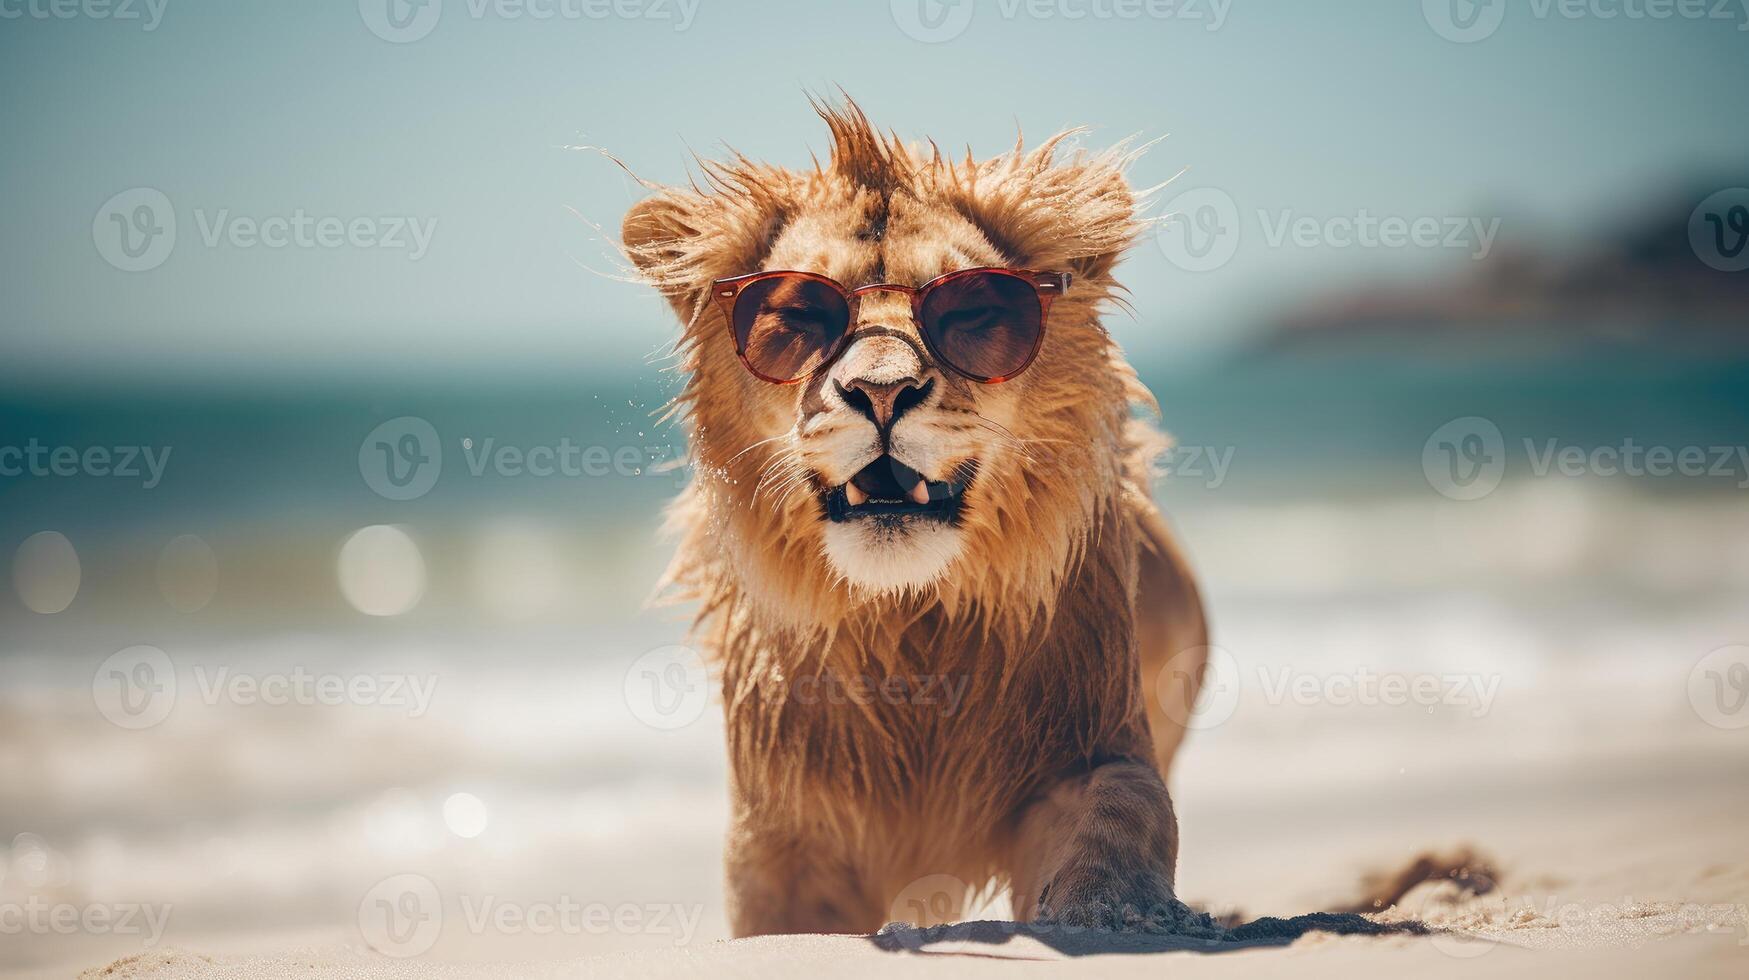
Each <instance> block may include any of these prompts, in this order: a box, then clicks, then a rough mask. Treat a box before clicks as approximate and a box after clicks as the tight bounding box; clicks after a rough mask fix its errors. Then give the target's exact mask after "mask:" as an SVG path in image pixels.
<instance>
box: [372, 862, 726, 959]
mask: <svg viewBox="0 0 1749 980" xmlns="http://www.w3.org/2000/svg"><path fill="white" fill-rule="evenodd" d="M445 904H446V903H445V901H444V897H443V894H442V892H441V891H439V889H438V887H437V884H436V882H433V881H432V880H431V879H430V878H427V877H426V876H424V875H422V874H412V873H408V874H398V875H392V876H390V877H388V878H384V879H383V880H381V881H379V882H377V883H376V884H375V885H372V886H371V888H370V890H369V891H367V892H366V893H365V895H364V898H363V899H361V900H360V901H359V903H358V931H359V934H360V935H361V936H363V937H364V941H365V942H366V943H367V944H368V945H369V946H370V947H371V948H372V949H374V950H376V951H377V952H379V953H382V954H383V955H385V956H392V957H395V958H397V959H405V958H407V957H412V956H419V955H421V954H423V953H426V952H429V951H430V949H431V948H432V947H433V946H435V945H437V940H438V938H439V937H440V936H441V935H442V933H443V923H444V921H445V919H446V918H447V916H446V909H445ZM456 904H457V905H458V906H459V907H460V909H461V913H462V917H461V919H460V920H459V921H460V922H461V924H462V926H463V928H465V929H466V930H467V932H468V933H470V934H472V935H476V936H480V935H487V934H494V933H495V934H499V935H506V936H554V935H558V936H602V935H608V934H618V935H624V936H666V937H669V938H671V939H672V940H673V942H674V945H676V946H684V945H686V944H688V943H690V942H692V937H693V936H694V935H695V934H696V933H697V932H698V925H699V922H700V921H701V920H702V919H703V918H704V906H703V904H699V903H694V904H690V905H688V904H684V903H679V902H583V901H579V900H577V899H575V898H573V897H572V896H570V895H559V896H557V897H555V898H553V899H552V900H551V901H537V902H525V901H509V900H506V899H502V898H499V897H498V896H496V895H473V894H462V895H459V896H457V897H456ZM450 921H456V920H454V919H451V920H450Z"/></svg>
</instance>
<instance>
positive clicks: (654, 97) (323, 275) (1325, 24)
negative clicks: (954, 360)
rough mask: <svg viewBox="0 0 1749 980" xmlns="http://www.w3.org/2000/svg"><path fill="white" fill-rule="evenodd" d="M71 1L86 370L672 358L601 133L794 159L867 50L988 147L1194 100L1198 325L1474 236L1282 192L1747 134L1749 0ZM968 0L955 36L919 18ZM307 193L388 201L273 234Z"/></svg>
mask: <svg viewBox="0 0 1749 980" xmlns="http://www.w3.org/2000/svg"><path fill="white" fill-rule="evenodd" d="M46 2H47V0H0V15H5V16H3V17H0V80H3V81H4V85H5V89H4V90H5V91H6V93H7V97H6V98H5V99H4V100H0V120H3V125H0V131H3V132H4V133H5V134H6V135H5V138H4V139H3V140H0V186H3V191H0V193H3V194H4V196H5V203H6V209H5V214H6V221H5V222H4V225H3V226H0V293H3V294H4V296H5V302H4V305H3V306H0V371H4V372H8V373H17V372H30V373H32V374H38V375H41V376H45V377H55V378H63V377H64V378H69V379H81V378H93V379H95V378H105V377H114V376H116V375H118V374H119V375H124V376H140V377H151V376H158V375H164V376H196V377H199V376H212V377H237V376H249V375H254V374H293V375H334V374H345V373H371V372H378V371H383V370H410V371H415V372H418V371H445V372H458V371H460V372H481V373H486V374H494V373H512V374H513V373H514V372H517V371H524V370H531V369H536V368H538V369H542V370H546V371H552V370H568V369H569V367H570V366H571V365H575V366H576V368H577V370H580V371H582V370H599V369H601V368H602V367H603V366H604V365H610V364H612V363H613V361H614V360H615V359H623V358H628V357H633V358H635V357H639V356H642V355H645V354H647V353H649V352H651V351H653V350H655V349H656V348H658V347H659V345H660V344H661V343H662V341H663V340H664V338H666V337H669V336H671V332H672V325H671V324H670V323H669V322H668V320H667V313H666V310H665V308H664V307H663V306H662V305H661V304H660V303H659V302H658V301H656V300H655V299H653V298H652V297H651V296H649V295H648V294H647V293H646V292H645V291H644V290H643V289H642V288H640V287H637V286H635V285H630V284H626V283H621V282H617V281H614V280H613V279H611V278H609V277H607V276H605V275H603V274H602V273H604V272H606V271H608V270H610V269H611V266H612V260H611V256H610V253H609V252H608V250H607V248H606V247H605V246H604V244H603V242H602V240H601V236H600V235H599V234H598V233H597V231H596V228H595V225H599V226H601V227H603V228H606V229H609V230H612V229H614V228H617V226H618V222H619V219H620V216H621V215H622V214H623V212H624V210H625V208H626V206H627V205H628V204H629V203H630V202H631V201H632V200H634V199H635V197H636V196H637V195H638V193H639V191H638V188H637V187H636V186H635V185H634V184H632V183H631V182H630V181H629V180H627V179H626V178H625V177H624V176H623V175H621V174H620V173H619V171H618V170H617V169H616V168H615V167H614V166H613V165H612V164H610V163H609V162H607V161H606V160H604V159H603V158H602V157H600V156H599V155H596V154H593V153H590V152H587V151H581V150H577V149H574V148H573V147H576V146H578V145H584V144H587V145H596V146H602V147H606V148H609V149H611V150H612V151H613V152H614V153H615V154H617V155H618V156H620V157H621V158H623V159H624V160H626V161H627V162H628V163H629V164H630V165H632V166H633V167H635V168H636V169H637V170H638V171H639V172H640V173H642V174H643V175H645V176H647V177H650V178H652V179H656V180H661V181H672V180H681V179H684V177H685V168H686V161H687V154H688V153H689V151H690V150H698V151H701V152H707V153H708V152H710V151H712V150H713V149H715V148H717V147H719V146H721V145H722V144H724V143H725V142H726V143H729V144H732V145H734V146H735V147H737V148H739V149H741V150H744V151H746V152H748V153H749V154H752V155H754V156H759V157H764V158H768V159H772V160H775V161H779V162H786V163H793V164H798V165H799V164H803V163H805V162H806V161H807V154H808V152H809V150H810V149H813V150H818V149H821V148H822V146H823V139H822V130H821V127H820V125H819V123H818V121H817V120H816V119H815V118H814V116H813V115H812V113H811V112H810V111H809V109H808V106H807V103H806V99H805V95H806V93H807V92H810V91H813V92H831V91H833V90H834V89H835V88H836V87H837V86H840V85H841V86H843V88H844V89H845V90H847V91H849V92H850V93H851V94H852V95H854V96H855V97H856V98H857V99H858V100H859V101H861V102H862V103H863V104H864V106H865V108H866V109H867V110H868V112H869V114H870V115H871V116H872V117H873V118H874V119H875V120H876V121H877V122H878V123H880V124H882V125H886V126H891V127H893V128H895V129H897V130H898V131H899V132H900V133H901V134H902V135H906V136H916V137H922V136H932V137H934V138H935V139H937V140H938V141H939V142H941V143H942V144H943V145H944V146H963V145H967V144H969V145H970V146H971V147H972V148H973V149H974V150H975V151H976V152H978V153H979V154H987V153H992V152H997V151H1000V150H1002V149H1004V148H1006V147H1007V146H1008V145H1010V144H1011V143H1012V142H1013V139H1014V132H1015V127H1016V125H1019V126H1020V127H1021V128H1022V129H1024V131H1025V132H1026V133H1027V135H1028V137H1029V138H1035V137H1038V136H1043V135H1045V134H1047V133H1049V132H1051V131H1053V130H1055V129H1058V128H1061V127H1064V126H1068V125H1086V126H1090V127H1092V128H1093V130H1094V132H1093V135H1092V136H1091V137H1090V139H1089V142H1090V143H1094V144H1098V143H1103V142H1107V141H1112V140H1116V139H1120V138H1122V137H1124V136H1128V135H1131V134H1140V135H1142V136H1144V137H1147V138H1152V137H1156V136H1162V135H1164V136H1166V137H1167V138H1166V139H1165V140H1164V141H1162V142H1161V143H1159V144H1158V145H1157V146H1155V147H1154V148H1153V150H1152V151H1151V152H1150V153H1149V154H1148V155H1147V157H1146V158H1145V159H1144V160H1143V161H1142V162H1141V163H1140V164H1139V165H1138V166H1137V169H1136V179H1137V181H1138V182H1140V183H1157V182H1159V181H1163V180H1166V179H1167V178H1169V177H1172V176H1173V175H1174V174H1177V173H1179V172H1180V171H1187V172H1186V173H1185V174H1184V175H1183V176H1182V177H1180V178H1179V180H1178V182H1177V183H1175V184H1174V185H1173V187H1172V188H1171V189H1170V190H1169V191H1168V192H1167V193H1168V196H1170V195H1171V194H1174V193H1177V192H1179V191H1181V190H1189V189H1195V188H1205V187H1206V188H1216V189H1219V190H1220V191H1221V192H1222V193H1224V194H1226V195H1227V196H1228V198H1229V199H1231V200H1232V201H1233V202H1234V204H1235V207H1236V208H1237V211H1238V213H1239V215H1240V216H1241V218H1240V224H1241V226H1242V228H1243V232H1244V237H1243V238H1242V241H1241V244H1240V245H1239V247H1238V250H1237V252H1236V253H1235V255H1234V257H1233V259H1232V260H1231V261H1229V262H1227V263H1226V264H1224V265H1222V266H1221V267H1220V268H1218V269H1215V270H1213V271H1207V272H1200V273H1197V272H1189V271H1186V270H1185V269H1183V268H1180V267H1179V266H1178V265H1175V264H1174V263H1173V262H1172V261H1171V260H1169V259H1168V257H1167V254H1166V253H1165V252H1164V251H1162V250H1161V249H1160V248H1158V247H1156V246H1154V245H1152V244H1149V245H1146V246H1144V247H1143V248H1142V249H1140V250H1139V251H1138V253H1137V254H1136V255H1135V257H1134V258H1133V259H1132V260H1131V261H1130V262H1129V263H1128V264H1127V265H1126V266H1125V269H1124V278H1125V279H1126V280H1127V282H1128V283H1129V284H1130V286H1131V288H1132V290H1133V291H1134V293H1135V304H1136V307H1137V308H1138V310H1139V316H1138V318H1137V319H1136V320H1134V321H1127V320H1126V321H1120V322H1116V323H1114V325H1113V327H1114V330H1115V331H1116V333H1117V334H1118V336H1119V337H1120V339H1122V340H1123V341H1124V342H1125V343H1126V345H1128V346H1130V347H1131V348H1134V349H1138V350H1140V351H1143V352H1147V353H1167V354H1180V353H1182V354H1183V355H1184V356H1186V357H1190V356H1194V355H1196V354H1198V353H1203V352H1207V351H1210V350H1218V349H1221V348H1223V347H1225V346H1228V345H1231V344H1233V343H1237V342H1240V341H1242V340H1243V338H1244V336H1245V330H1246V329H1247V327H1248V326H1250V325H1252V324H1254V323H1256V322H1257V320H1258V319H1259V318H1260V317H1262V316H1263V315H1265V314H1267V313H1268V312H1269V311H1271V310H1273V309H1279V308H1281V307H1283V306H1285V305H1290V304H1291V303H1293V302H1294V301H1295V299H1296V298H1297V297H1300V296H1303V295H1307V294H1308V293H1315V292H1317V291H1320V290H1325V289H1331V288H1337V287H1339V286H1340V285H1342V284H1343V283H1347V282H1355V281H1364V280H1367V279H1370V278H1373V277H1376V276H1381V275H1391V276H1420V275H1437V274H1440V273H1441V272H1443V271H1446V270H1447V269H1450V268H1454V267H1461V265H1462V264H1463V262H1465V261H1467V260H1466V259H1465V258H1464V257H1463V254H1462V253H1461V252H1454V251H1452V250H1449V249H1438V248H1419V249H1418V248H1401V249H1362V248H1346V249H1338V248H1333V247H1304V248H1302V247H1293V246H1284V247H1270V246H1269V245H1268V243H1267V242H1266V241H1265V238H1266V236H1265V235H1264V234H1263V232H1262V229H1263V228H1264V226H1265V225H1267V224H1268V223H1269V222H1272V221H1277V220H1281V219H1282V218H1284V217H1300V216H1310V217H1314V218H1316V219H1318V220H1320V221H1321V220H1324V219H1328V218H1330V217H1342V216H1352V215H1357V214H1359V213H1360V212H1362V211H1365V212H1367V213H1369V214H1373V215H1386V216H1399V217H1403V218H1406V219H1413V218H1418V217H1433V218H1440V219H1446V218H1469V217H1478V218H1484V219H1492V218H1494V217H1499V218H1501V226H1500V230H1499V238H1500V240H1501V241H1513V240H1525V239H1526V238H1530V237H1537V236H1548V235H1554V234H1560V235H1566V236H1583V234H1584V233H1585V232H1586V231H1587V230H1588V229H1590V228H1591V227H1592V226H1593V225H1594V223H1595V222H1596V221H1598V220H1599V219H1602V218H1605V217H1607V216H1609V215H1610V214H1612V213H1614V212H1616V211H1619V210H1624V209H1632V208H1634V207H1636V206H1638V205H1640V204H1641V203H1642V198H1643V197H1646V198H1649V197H1652V196H1655V195H1657V194H1659V193H1661V192H1663V191H1665V190H1667V189H1669V188H1670V187H1671V186H1672V182H1673V181H1676V180H1678V179H1682V178H1687V177H1689V176H1691V175H1701V176H1706V175H1711V174H1725V173H1730V172H1732V170H1733V168H1735V172H1736V173H1739V174H1741V173H1742V172H1743V170H1744V167H1743V164H1744V163H1745V162H1746V161H1749V126H1745V124H1744V121H1745V120H1746V119H1749V31H1744V30H1742V28H1743V27H1744V26H1745V24H1746V23H1749V14H1745V13H1744V11H1743V10H1742V9H1740V8H1741V5H1740V4H1736V3H1735V2H1733V4H1732V5H1729V6H1727V7H1726V8H1724V9H1725V12H1726V13H1728V14H1730V15H1732V17H1733V18H1734V19H1730V20H1716V19H1710V18H1704V19H1685V18H1682V17H1672V18H1670V19H1664V20H1651V19H1646V18H1643V17H1640V18H1636V17H1629V16H1626V15H1625V13H1623V9H1624V8H1623V7H1622V0H1590V2H1589V5H1588V6H1587V7H1586V12H1585V13H1584V14H1583V15H1582V16H1579V17H1568V16H1563V15H1562V14H1560V13H1559V11H1558V10H1557V9H1556V8H1550V7H1548V6H1547V5H1545V4H1542V3H1537V2H1532V0H1527V2H1526V3H1523V4H1518V3H1512V4H1508V5H1507V6H1506V7H1505V8H1504V9H1505V17H1504V20H1503V21H1501V22H1500V23H1499V24H1498V27H1497V29H1495V30H1494V31H1493V33H1492V35H1491V36H1488V37H1487V38H1485V39H1484V40H1480V41H1476V42H1474V43H1458V42H1455V41H1453V40H1450V39H1448V38H1447V37H1443V36H1441V34H1440V32H1439V31H1438V30H1436V29H1435V27H1434V26H1433V22H1434V21H1436V20H1438V15H1437V12H1436V11H1435V12H1434V13H1431V14H1430V13H1429V11H1433V10H1434V8H1436V7H1437V6H1438V2H1445V0H1437V2H1436V0H1429V5H1424V4H1422V3H1419V2H1411V0H1351V2H1344V3H1341V4H1336V3H1318V4H1314V3H1303V2H1293V0H1275V2H1265V0H1253V2H1246V0H1223V2H1222V3H1220V4H1218V5H1217V4H1216V3H1215V2H1214V0H1178V2H1177V3H1171V2H1168V0H1152V6H1150V4H1149V2H1147V0H1028V2H1022V0H988V2H985V0H976V2H973V0H959V3H960V4H967V3H970V4H972V5H971V6H970V7H958V8H956V7H954V6H948V7H940V6H933V5H936V4H938V3H939V0H921V2H922V3H924V4H928V5H931V6H928V7H926V8H923V12H924V13H925V14H931V15H935V16H938V17H940V18H944V19H942V20H939V21H922V20H918V19H917V12H918V10H919V7H918V2H919V0H891V2H889V0H868V2H859V3H823V2H811V3H810V2H801V0H761V2H754V0H746V2H725V0H685V2H684V3H682V0H616V2H617V3H618V4H619V7H618V8H617V9H619V10H620V11H622V12H630V13H634V14H636V16H629V17H624V16H607V17H602V18H598V17H592V16H589V14H590V13H592V12H593V13H600V12H602V11H603V10H606V9H609V8H611V7H612V4H610V3H608V2H607V0H526V3H525V2H523V0H500V2H499V3H495V4H488V3H486V2H485V0H441V3H440V4H438V5H437V6H436V7H427V8H425V10H424V11H423V12H420V11H417V10H406V9H403V11H402V12H404V13H407V14H409V15H410V16H412V17H413V18H414V20H413V21H412V23H413V25H414V27H413V29H414V30H415V31H419V32H422V33H423V36H421V37H419V38H418V39H417V40H411V41H408V42H406V43H395V42H393V41H390V40H384V39H383V38H382V37H379V36H378V35H377V34H376V33H373V31H372V29H371V26H370V24H371V22H372V17H376V18H377V20H376V23H378V25H379V26H381V25H382V24H384V23H386V21H383V20H382V11H381V9H380V7H381V2H382V0H347V2H332V3H320V4H316V3H296V2H279V3H268V2H260V3H235V2H225V0H154V2H153V5H152V6H151V7H150V8H148V6H147V4H146V0H136V2H135V4H134V6H133V7H132V8H130V9H132V10H134V11H136V12H138V13H140V14H141V15H142V18H150V17H152V16H153V11H156V12H157V14H158V15H159V19H158V20H157V21H156V22H155V24H154V23H150V22H149V20H147V19H141V20H125V21H124V20H118V19H114V17H97V16H91V15H90V14H88V13H84V12H80V13H78V14H77V16H74V17H72V18H71V19H61V18H57V17H54V16H49V15H48V8H47V6H46ZM396 2H402V0H396ZM433 2H436V0H433ZM1450 2H1455V3H1459V4H1465V3H1467V0H1450ZM1495 2H1496V3H1499V2H1503V0H1495ZM596 4H600V6H596ZM159 5H161V8H160V6H159ZM1424 6H1427V10H1424V9H1423V8H1424ZM1641 6H1642V4H1640V3H1638V2H1637V0H1635V2H1634V3H1631V4H1630V7H1633V8H1639V7H1641ZM1705 6H1707V7H1708V8H1709V9H1710V8H1711V7H1712V6H1713V5H1712V4H1707V5H1705ZM75 9H76V10H79V11H84V10H86V9H87V8H75ZM1476 9H1479V10H1481V11H1482V12H1483V13H1484V15H1486V12H1487V10H1488V9H1489V8H1488V5H1486V4H1484V5H1482V7H1480V8H1476ZM434 10H435V11H436V16H435V20H427V21H419V20H418V19H417V18H418V17H420V16H424V17H431V16H432V11H434ZM542 11H551V12H552V13H553V16H551V17H546V18H540V17H537V16H535V15H536V14H537V13H538V12H542ZM967 11H969V14H970V19H969V21H964V22H963V27H961V28H956V30H957V31H958V32H957V33H956V34H955V35H954V36H952V37H950V38H947V39H945V40H939V41H933V42H931V41H925V40H919V39H917V38H916V37H914V36H912V35H911V34H908V33H907V32H906V29H905V28H906V26H907V25H910V26H911V27H912V28H913V31H914V32H915V31H916V25H917V24H920V23H937V22H939V23H944V24H949V25H950V26H951V25H952V24H953V23H954V22H953V21H952V18H953V17H954V16H963V14H964V13H965V12H967ZM1611 12H1614V13H1616V14H1617V15H1616V16H1613V17H1611V16H1605V15H1606V14H1609V13H1611ZM573 15H574V16H573ZM686 18H690V20H687V19H686ZM148 26H150V27H151V29H150V30H147V29H146V28H147V27H148ZM132 188H150V189H153V190H155V191H157V192H160V193H161V194H162V195H163V198H164V199H165V200H167V201H168V202H169V203H170V206H171V207H172V209H173V211H174V215H175V221H176V226H177V228H176V236H175V240H174V247H173V249H172V250H171V251H170V252H169V253H168V254H167V257H165V258H163V259H162V261H161V263H160V264H157V265H155V266H154V267H153V268H151V269H150V270H148V271H135V272H129V271H123V270H121V269H118V268H116V267H115V266H114V265H112V263H111V262H109V261H106V258H105V255H104V254H103V252H102V251H101V250H100V248H99V246H98V244H97V239H98V237H99V236H100V235H101V234H102V231H101V230H100V229H99V228H94V224H95V225H99V226H101V225H103V224H104V221H103V220H102V218H103V217H104V216H100V214H99V212H100V209H102V208H104V206H105V204H106V202H107V201H109V200H110V199H111V198H112V196H113V195H116V194H118V193H119V192H123V191H127V190H129V189H132ZM1259 212H1262V213H1263V215H1267V217H1264V216H1263V215H1259ZM299 215H301V216H302V217H303V219H305V220H307V221H308V222H309V223H310V225H311V228H314V227H315V223H316V222H318V221H320V220H322V219H326V220H327V221H328V226H329V231H336V232H337V229H341V228H346V227H349V226H352V225H355V224H357V223H358V222H360V221H361V220H362V222H363V224H362V225H359V227H360V228H361V229H362V231H363V233H364V234H363V235H362V236H351V237H348V236H347V235H341V236H340V238H337V239H334V241H336V242H338V243H337V244H327V245H322V244H315V245H298V244H292V245H288V246H287V247H283V248H271V247H267V246H265V245H263V244H260V243H259V242H256V241H255V240H254V239H253V238H252V237H251V233H250V228H251V227H256V226H258V227H259V228H266V227H268V226H270V225H271V223H272V220H273V219H275V218H278V219H282V220H285V221H287V222H288V223H289V222H290V221H292V220H293V219H294V218H296V217H297V216H299ZM418 228H423V229H424V230H425V231H426V232H427V233H428V235H429V240H428V241H427V242H425V244H424V246H423V248H422V249H418V250H417V251H416V250H415V248H414V243H413V242H412V238H413V237H414V236H413V234H412V231H413V230H416V229H418ZM337 233H338V232H337ZM312 234H313V231H312ZM393 242H402V243H403V244H400V245H396V244H393Z"/></svg>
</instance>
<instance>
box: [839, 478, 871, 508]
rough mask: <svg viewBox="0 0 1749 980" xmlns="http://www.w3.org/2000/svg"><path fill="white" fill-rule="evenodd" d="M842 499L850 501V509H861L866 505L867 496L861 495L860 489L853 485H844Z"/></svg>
mask: <svg viewBox="0 0 1749 980" xmlns="http://www.w3.org/2000/svg"><path fill="white" fill-rule="evenodd" d="M844 499H845V500H848V501H850V506H852V507H861V506H862V505H863V504H865V503H868V494H866V493H863V492H862V488H861V487H859V486H857V485H856V484H855V483H846V484H845V485H844Z"/></svg>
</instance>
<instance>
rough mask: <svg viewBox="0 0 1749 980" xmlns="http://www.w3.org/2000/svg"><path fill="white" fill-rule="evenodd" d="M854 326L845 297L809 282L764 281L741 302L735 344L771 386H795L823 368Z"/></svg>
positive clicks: (740, 298)
mask: <svg viewBox="0 0 1749 980" xmlns="http://www.w3.org/2000/svg"><path fill="white" fill-rule="evenodd" d="M849 324H850V308H849V306H847V305H846V304H845V302H844V297H843V296H842V295H841V294H840V293H839V292H838V291H837V290H836V289H833V288H832V287H831V286H828V285H826V284H825V283H823V282H819V281H817V280H814V279H809V278H807V277H805V276H772V277H771V278H769V279H761V280H759V281H757V282H754V283H752V284H751V285H748V286H747V287H746V288H744V289H742V290H741V295H740V296H738V297H736V299H735V343H736V344H737V346H738V347H739V348H740V350H741V354H742V356H743V357H744V358H746V360H747V364H748V366H750V367H752V368H753V370H754V372H756V373H757V374H759V375H760V376H761V377H763V378H765V379H766V380H768V381H776V382H787V381H794V380H796V379H797V378H801V377H804V376H805V375H807V374H809V373H810V372H812V371H813V370H814V369H815V368H818V367H819V366H820V365H821V363H823V362H824V361H825V360H826V359H827V358H828V357H830V356H831V355H832V352H833V351H834V350H835V349H836V348H837V347H838V343H839V341H841V340H843V339H844V331H845V329H846V328H847V327H848V326H849Z"/></svg>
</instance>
